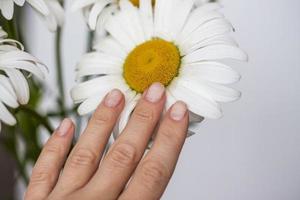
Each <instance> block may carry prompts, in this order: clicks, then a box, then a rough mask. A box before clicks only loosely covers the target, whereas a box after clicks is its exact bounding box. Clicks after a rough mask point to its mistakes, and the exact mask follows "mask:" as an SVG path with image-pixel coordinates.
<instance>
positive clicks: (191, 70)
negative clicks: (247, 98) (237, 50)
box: [179, 62, 241, 84]
mask: <svg viewBox="0 0 300 200" xmlns="http://www.w3.org/2000/svg"><path fill="white" fill-rule="evenodd" d="M179 74H180V76H182V77H186V79H188V78H189V77H195V78H198V79H199V80H206V81H211V82H215V83H220V84H232V83H235V82H238V81H239V80H240V78H241V75H240V74H239V73H237V72H236V71H235V70H233V69H232V68H231V67H229V66H227V65H225V64H222V63H218V62H199V63H193V64H188V65H183V66H182V67H181V68H180V73H179Z"/></svg>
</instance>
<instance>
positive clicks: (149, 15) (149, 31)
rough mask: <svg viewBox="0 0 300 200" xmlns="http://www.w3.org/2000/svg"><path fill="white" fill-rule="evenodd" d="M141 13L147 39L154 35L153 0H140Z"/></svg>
mask: <svg viewBox="0 0 300 200" xmlns="http://www.w3.org/2000/svg"><path fill="white" fill-rule="evenodd" d="M139 14H140V17H141V24H142V27H143V30H144V34H145V39H146V40H150V39H151V38H152V36H153V8H152V2H151V0H140V9H139Z"/></svg>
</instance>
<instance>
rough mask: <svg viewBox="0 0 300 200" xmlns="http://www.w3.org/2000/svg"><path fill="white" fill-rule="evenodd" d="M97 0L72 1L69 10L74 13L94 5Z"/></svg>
mask: <svg viewBox="0 0 300 200" xmlns="http://www.w3.org/2000/svg"><path fill="white" fill-rule="evenodd" d="M97 1H98V0H73V2H72V4H71V10H72V11H76V10H79V9H82V8H84V7H86V6H90V5H92V4H94V3H96V2H97Z"/></svg>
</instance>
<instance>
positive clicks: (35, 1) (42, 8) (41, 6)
mask: <svg viewBox="0 0 300 200" xmlns="http://www.w3.org/2000/svg"><path fill="white" fill-rule="evenodd" d="M26 1H27V2H28V3H29V4H30V5H31V6H32V7H33V8H34V9H36V10H37V11H38V12H40V13H41V14H42V15H44V16H47V15H49V14H50V11H49V8H48V6H47V4H46V2H45V1H44V0H42V1H41V0H26Z"/></svg>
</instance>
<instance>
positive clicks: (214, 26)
mask: <svg viewBox="0 0 300 200" xmlns="http://www.w3.org/2000/svg"><path fill="white" fill-rule="evenodd" d="M232 31H233V27H232V25H231V24H230V23H229V22H228V21H227V20H225V19H214V20H211V21H208V22H207V23H205V24H203V25H201V26H200V27H199V28H197V29H196V30H195V31H193V32H192V33H191V34H189V35H187V36H185V37H184V38H183V39H182V40H180V41H177V42H178V45H179V46H180V49H181V51H183V53H184V55H185V54H187V53H186V52H187V51H188V50H189V49H190V48H191V47H193V46H195V45H197V44H198V43H201V42H203V41H204V40H207V39H210V38H213V37H215V36H217V35H227V34H228V33H230V32H232Z"/></svg>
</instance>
